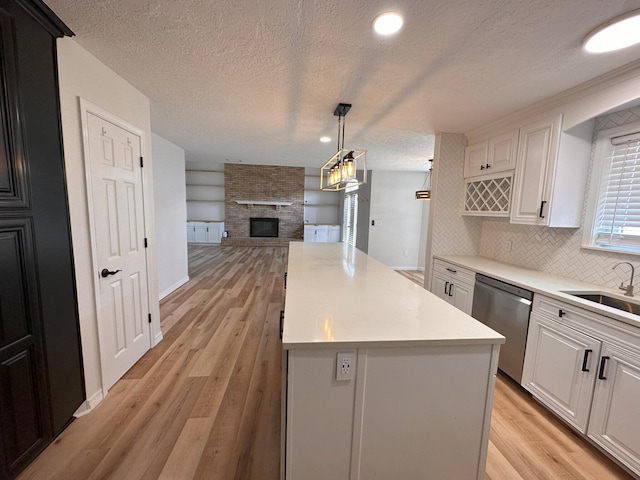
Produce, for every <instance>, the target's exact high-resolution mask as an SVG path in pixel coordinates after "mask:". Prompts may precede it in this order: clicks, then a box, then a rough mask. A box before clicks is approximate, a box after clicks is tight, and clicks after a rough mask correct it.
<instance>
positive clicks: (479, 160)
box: [464, 140, 489, 178]
mask: <svg viewBox="0 0 640 480" xmlns="http://www.w3.org/2000/svg"><path fill="white" fill-rule="evenodd" d="M488 159H489V142H488V141H487V140H485V141H484V142H480V143H474V144H473V145H469V146H468V147H467V148H465V150H464V178H468V177H475V176H477V175H484V174H485V173H487V172H486V168H487V165H488Z"/></svg>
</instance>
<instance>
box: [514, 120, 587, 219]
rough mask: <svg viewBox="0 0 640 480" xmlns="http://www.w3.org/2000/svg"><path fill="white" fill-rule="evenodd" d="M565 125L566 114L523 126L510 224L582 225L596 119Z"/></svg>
mask: <svg viewBox="0 0 640 480" xmlns="http://www.w3.org/2000/svg"><path fill="white" fill-rule="evenodd" d="M561 127H562V115H556V116H552V117H547V118H543V119H541V120H538V121H535V122H531V123H529V124H526V125H523V126H521V127H520V135H519V139H518V155H517V162H516V173H515V181H514V189H513V196H512V202H511V223H519V224H527V225H543V226H548V227H570V228H577V227H579V226H580V220H581V215H582V207H583V203H584V194H585V186H586V178H587V172H588V168H589V160H590V151H591V139H592V135H593V122H585V123H583V124H581V125H578V126H576V127H574V128H573V129H571V130H570V131H568V132H562V130H561Z"/></svg>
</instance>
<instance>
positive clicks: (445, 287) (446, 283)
mask: <svg viewBox="0 0 640 480" xmlns="http://www.w3.org/2000/svg"><path fill="white" fill-rule="evenodd" d="M448 286H449V282H444V294H445V295H447V287H448Z"/></svg>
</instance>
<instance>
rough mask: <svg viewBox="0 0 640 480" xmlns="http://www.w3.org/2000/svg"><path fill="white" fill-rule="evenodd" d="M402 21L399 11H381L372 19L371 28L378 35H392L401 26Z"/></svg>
mask: <svg viewBox="0 0 640 480" xmlns="http://www.w3.org/2000/svg"><path fill="white" fill-rule="evenodd" d="M403 22H404V21H403V19H402V16H401V15H400V14H399V13H393V12H389V13H383V14H382V15H378V16H377V17H376V19H375V20H374V21H373V29H374V30H375V31H376V32H377V33H379V34H380V35H393V34H394V33H396V32H397V31H398V30H400V29H401V28H402V23H403Z"/></svg>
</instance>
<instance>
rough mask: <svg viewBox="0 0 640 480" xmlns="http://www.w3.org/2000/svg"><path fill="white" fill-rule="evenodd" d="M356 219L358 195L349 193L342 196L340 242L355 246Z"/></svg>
mask: <svg viewBox="0 0 640 480" xmlns="http://www.w3.org/2000/svg"><path fill="white" fill-rule="evenodd" d="M357 219H358V194H357V193H349V194H347V195H345V196H344V212H343V216H342V225H343V227H342V241H343V242H344V243H348V244H349V245H354V246H355V244H356V229H357V223H358V221H357Z"/></svg>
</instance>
